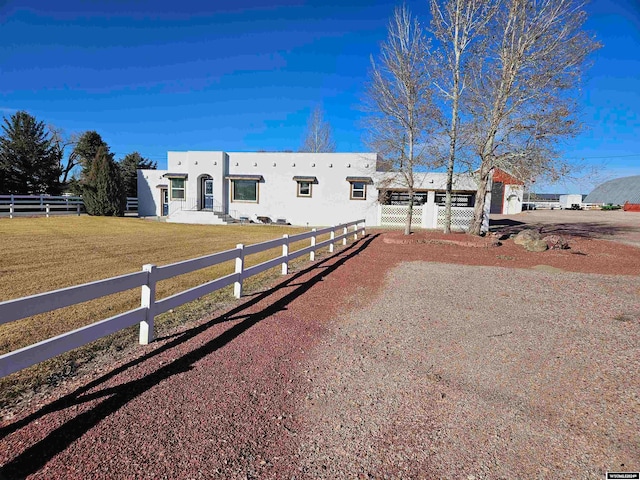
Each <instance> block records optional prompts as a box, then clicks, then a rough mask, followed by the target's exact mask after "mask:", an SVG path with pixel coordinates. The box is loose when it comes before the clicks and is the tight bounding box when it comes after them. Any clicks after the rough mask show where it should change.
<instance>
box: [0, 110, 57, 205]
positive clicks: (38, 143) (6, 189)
mask: <svg viewBox="0 0 640 480" xmlns="http://www.w3.org/2000/svg"><path fill="white" fill-rule="evenodd" d="M2 130H3V133H2V135H1V136H0V182H1V184H0V189H1V190H2V193H17V194H41V193H46V194H52V195H55V194H58V193H60V189H61V187H60V174H61V170H60V160H61V159H60V153H59V151H58V150H57V149H56V148H55V147H54V145H53V142H52V140H51V138H50V137H49V134H48V132H47V130H46V129H45V125H44V123H43V122H38V121H37V120H36V118H35V117H33V116H32V115H30V114H28V113H27V112H23V111H20V112H16V113H14V114H13V115H12V116H11V118H10V119H7V118H5V119H4V125H3V126H2Z"/></svg>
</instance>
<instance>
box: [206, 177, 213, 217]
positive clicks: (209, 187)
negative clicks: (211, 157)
mask: <svg viewBox="0 0 640 480" xmlns="http://www.w3.org/2000/svg"><path fill="white" fill-rule="evenodd" d="M204 208H205V210H213V180H210V179H209V180H205V181H204Z"/></svg>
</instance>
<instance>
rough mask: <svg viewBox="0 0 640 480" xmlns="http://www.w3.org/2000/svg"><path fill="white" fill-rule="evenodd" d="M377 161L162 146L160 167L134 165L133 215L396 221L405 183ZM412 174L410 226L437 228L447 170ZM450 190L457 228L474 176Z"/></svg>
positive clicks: (371, 156) (468, 212)
mask: <svg viewBox="0 0 640 480" xmlns="http://www.w3.org/2000/svg"><path fill="white" fill-rule="evenodd" d="M382 165H383V162H382V161H381V158H380V157H379V155H377V154H376V153H285V152H274V153H271V152H222V151H187V152H169V153H168V162H167V170H139V171H138V214H139V216H141V217H148V216H158V217H166V220H167V221H170V222H181V223H201V224H223V223H227V222H230V221H232V220H241V221H254V222H260V221H262V222H276V223H290V224H292V225H302V226H306V225H308V226H323V225H335V224H339V223H342V222H348V221H352V220H355V219H359V218H364V219H365V220H366V222H367V225H371V226H384V225H401V224H402V223H403V222H404V218H405V217H404V214H405V212H406V204H407V200H408V196H407V195H406V189H405V188H404V187H403V186H402V182H399V181H396V180H395V178H396V176H395V175H396V174H394V173H391V172H385V171H382V170H383V169H382ZM415 178H416V182H415V183H416V185H415V187H416V191H417V194H416V197H415V202H416V205H417V207H416V208H415V212H414V219H413V224H414V225H415V226H421V227H424V228H438V227H439V226H440V224H441V223H442V220H443V218H444V208H443V205H444V190H445V180H446V176H445V174H444V173H426V172H425V173H416V174H415ZM454 190H455V195H454V207H455V208H454V210H455V212H454V227H455V226H458V227H460V228H464V225H465V222H466V223H468V221H469V219H470V218H471V217H472V210H473V206H474V204H475V192H476V190H477V183H476V180H475V178H474V176H473V175H462V174H461V175H457V176H456V178H455V181H454ZM489 205H490V202H487V209H488V208H489ZM487 211H488V210H487Z"/></svg>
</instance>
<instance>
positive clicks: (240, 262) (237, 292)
mask: <svg viewBox="0 0 640 480" xmlns="http://www.w3.org/2000/svg"><path fill="white" fill-rule="evenodd" d="M236 248H237V249H238V250H239V252H238V256H237V257H236V273H237V274H238V280H236V282H235V283H234V284H233V295H234V296H235V297H236V298H240V297H241V296H242V273H243V272H244V245H243V244H242V243H239V244H237V245H236Z"/></svg>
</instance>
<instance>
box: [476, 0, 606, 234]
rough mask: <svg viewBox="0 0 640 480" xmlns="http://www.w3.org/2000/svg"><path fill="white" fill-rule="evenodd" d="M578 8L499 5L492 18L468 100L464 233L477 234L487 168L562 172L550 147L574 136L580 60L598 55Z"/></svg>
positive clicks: (546, 2) (511, 0) (524, 1)
mask: <svg viewBox="0 0 640 480" xmlns="http://www.w3.org/2000/svg"><path fill="white" fill-rule="evenodd" d="M583 7H584V4H583V3H582V2H580V1H579V0H533V1H532V0H505V1H504V3H503V5H502V6H501V7H500V8H499V10H498V11H497V13H496V15H495V16H494V19H493V21H492V22H491V29H492V32H491V34H490V35H488V36H487V39H488V42H487V44H486V54H485V55H484V61H483V63H482V64H479V65H476V66H475V67H474V71H473V73H472V75H473V82H472V83H471V85H470V88H469V96H468V98H469V103H468V108H469V113H470V115H472V116H473V120H474V121H473V130H472V132H471V133H472V138H471V140H472V143H473V148H474V149H475V152H476V154H477V155H478V158H479V164H480V166H479V172H478V174H479V186H478V192H477V195H476V206H475V212H474V220H473V223H472V225H471V228H470V233H473V234H476V235H478V234H480V233H481V229H482V223H483V220H484V207H485V195H486V193H487V189H488V185H489V181H490V178H491V172H492V170H493V169H494V168H495V167H500V168H505V169H507V170H510V171H511V172H513V173H515V174H516V175H519V174H520V172H528V173H529V177H527V176H524V177H522V176H521V178H530V177H531V173H541V172H544V173H545V174H546V175H547V176H550V177H552V178H553V177H555V176H559V175H562V174H564V173H565V172H566V168H567V166H568V165H567V164H566V163H565V162H561V161H559V160H558V152H557V144H558V142H559V141H560V140H562V139H565V138H569V137H571V136H573V135H575V134H576V133H577V132H578V131H579V130H580V127H581V125H580V124H579V122H578V121H577V118H576V117H577V108H576V102H575V93H576V91H577V86H578V84H579V82H580V79H581V76H582V72H583V70H584V68H585V66H586V59H587V57H588V55H589V54H590V53H591V52H593V51H594V50H595V49H597V48H598V47H599V44H598V43H597V42H596V41H595V40H594V39H593V38H592V37H591V36H590V35H589V34H588V33H587V32H585V31H584V30H583V28H582V27H583V25H584V22H585V19H586V14H585V12H584V10H583Z"/></svg>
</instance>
